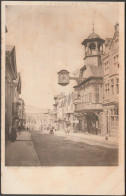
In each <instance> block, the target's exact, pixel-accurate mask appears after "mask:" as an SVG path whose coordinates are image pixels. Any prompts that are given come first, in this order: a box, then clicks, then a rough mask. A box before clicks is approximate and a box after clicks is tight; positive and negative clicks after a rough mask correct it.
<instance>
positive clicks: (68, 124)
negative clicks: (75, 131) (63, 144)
mask: <svg viewBox="0 0 126 196" xmlns="http://www.w3.org/2000/svg"><path fill="white" fill-rule="evenodd" d="M66 133H67V134H69V133H70V123H67V127H66Z"/></svg>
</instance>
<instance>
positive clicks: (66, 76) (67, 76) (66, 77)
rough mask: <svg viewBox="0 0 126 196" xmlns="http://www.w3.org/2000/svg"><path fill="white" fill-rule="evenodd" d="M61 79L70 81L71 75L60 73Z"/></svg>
mask: <svg viewBox="0 0 126 196" xmlns="http://www.w3.org/2000/svg"><path fill="white" fill-rule="evenodd" d="M60 81H62V82H67V81H69V75H68V74H61V75H60Z"/></svg>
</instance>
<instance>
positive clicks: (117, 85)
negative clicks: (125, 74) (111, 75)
mask: <svg viewBox="0 0 126 196" xmlns="http://www.w3.org/2000/svg"><path fill="white" fill-rule="evenodd" d="M116 93H117V94H119V78H117V79H116Z"/></svg>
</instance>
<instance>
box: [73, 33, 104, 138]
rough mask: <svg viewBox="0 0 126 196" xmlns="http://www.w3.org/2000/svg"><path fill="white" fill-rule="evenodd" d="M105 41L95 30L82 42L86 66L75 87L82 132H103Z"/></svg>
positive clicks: (76, 112) (76, 106)
mask: <svg viewBox="0 0 126 196" xmlns="http://www.w3.org/2000/svg"><path fill="white" fill-rule="evenodd" d="M103 43H104V40H103V39H101V38H100V36H99V35H97V34H96V33H94V32H93V33H91V34H90V35H89V36H88V38H87V39H85V40H84V41H83V42H82V45H84V47H85V57H84V66H83V67H82V68H81V69H80V75H79V81H78V84H77V85H76V86H75V87H74V89H75V101H74V104H75V115H76V117H77V119H78V121H79V123H78V131H80V132H88V133H91V134H102V131H103V124H102V118H103V106H102V102H103V66H102V61H101V55H102V54H103Z"/></svg>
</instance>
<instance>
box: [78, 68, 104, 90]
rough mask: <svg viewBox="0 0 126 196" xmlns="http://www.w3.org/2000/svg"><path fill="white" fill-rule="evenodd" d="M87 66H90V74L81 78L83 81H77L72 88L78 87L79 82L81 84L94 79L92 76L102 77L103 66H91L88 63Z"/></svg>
mask: <svg viewBox="0 0 126 196" xmlns="http://www.w3.org/2000/svg"><path fill="white" fill-rule="evenodd" d="M88 67H90V70H91V72H92V75H91V76H90V77H88V78H83V81H81V83H79V84H78V85H76V86H74V88H76V87H79V86H80V85H81V84H83V83H84V82H86V81H88V80H91V79H94V78H97V79H98V78H102V77H103V66H99V67H96V66H93V65H88Z"/></svg>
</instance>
